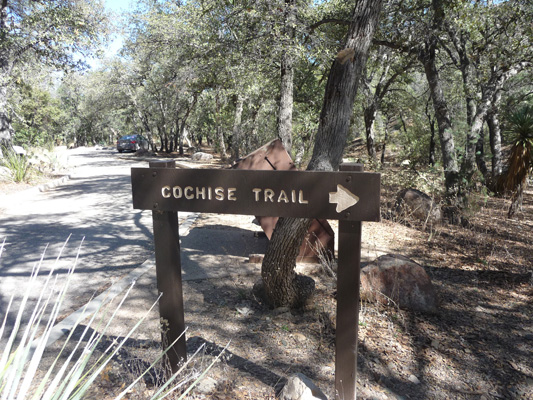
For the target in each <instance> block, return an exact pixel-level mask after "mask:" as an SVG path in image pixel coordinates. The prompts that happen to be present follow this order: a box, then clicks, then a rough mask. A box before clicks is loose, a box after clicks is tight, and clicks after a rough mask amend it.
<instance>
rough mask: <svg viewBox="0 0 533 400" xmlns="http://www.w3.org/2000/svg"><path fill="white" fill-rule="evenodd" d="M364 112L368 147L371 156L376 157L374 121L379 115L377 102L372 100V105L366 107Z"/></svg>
mask: <svg viewBox="0 0 533 400" xmlns="http://www.w3.org/2000/svg"><path fill="white" fill-rule="evenodd" d="M363 114H364V119H365V134H366V149H367V152H368V155H369V156H370V157H372V158H376V143H375V142H376V137H375V133H374V122H375V121H376V115H377V106H376V104H375V103H374V102H372V104H371V105H370V106H368V107H365V109H364V111H363Z"/></svg>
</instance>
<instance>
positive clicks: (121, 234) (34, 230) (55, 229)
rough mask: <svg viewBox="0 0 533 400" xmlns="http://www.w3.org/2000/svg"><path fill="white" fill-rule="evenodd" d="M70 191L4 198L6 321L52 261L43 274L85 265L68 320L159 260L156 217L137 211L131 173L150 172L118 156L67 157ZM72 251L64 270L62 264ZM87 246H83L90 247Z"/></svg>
mask: <svg viewBox="0 0 533 400" xmlns="http://www.w3.org/2000/svg"><path fill="white" fill-rule="evenodd" d="M64 155H65V156H66V157H68V164H69V167H70V169H71V173H70V180H69V181H67V182H66V183H64V184H62V185H60V186H57V187H55V188H52V189H50V190H47V191H45V192H40V191H39V190H38V188H32V189H29V190H25V191H22V192H18V193H11V194H9V195H2V196H0V244H1V243H2V242H3V241H4V239H5V245H4V250H3V254H2V255H1V258H0V315H3V314H4V312H5V310H6V307H7V303H8V301H9V299H10V297H11V296H12V295H15V297H20V296H21V295H22V291H23V289H24V282H25V281H27V279H28V277H29V275H30V273H31V270H32V267H33V266H34V265H35V264H36V263H37V262H38V261H39V260H40V258H41V256H42V255H43V254H44V259H43V263H42V273H43V274H45V273H47V272H48V271H49V270H50V269H51V268H53V267H55V268H56V270H57V271H58V272H59V274H60V275H62V274H65V273H66V271H67V268H68V267H69V266H71V265H72V264H73V262H74V260H75V257H76V254H77V252H78V249H80V258H79V262H78V264H77V267H76V271H77V272H76V274H75V275H74V281H73V286H72V287H71V290H70V294H71V296H69V298H68V300H67V304H66V311H65V313H67V314H68V312H69V310H74V309H77V308H78V307H79V306H81V305H83V304H85V303H86V302H87V301H88V300H89V299H90V298H91V297H92V296H93V295H94V294H95V293H98V292H101V291H102V290H104V289H105V288H107V287H109V286H110V285H111V284H112V283H113V282H114V281H116V280H118V279H119V278H120V277H121V276H124V275H125V274H127V273H128V272H129V271H131V270H133V269H134V268H135V267H137V266H139V265H140V264H142V262H143V261H145V260H146V259H147V258H148V257H149V255H150V254H151V248H152V231H151V224H152V220H151V213H150V212H147V211H143V212H141V211H139V210H133V209H132V204H131V185H130V168H131V167H132V166H147V162H146V161H139V159H138V158H136V157H135V156H134V155H126V156H123V155H120V156H119V154H118V153H117V152H116V150H96V149H95V148H79V149H75V150H66V151H65V154H64ZM67 239H68V243H67V244H66V245H65V247H64V249H63V251H62V255H61V258H60V260H59V262H57V263H56V259H57V257H58V256H59V254H60V252H61V248H62V247H63V245H64V244H65V242H66V241H67ZM82 241H83V244H82Z"/></svg>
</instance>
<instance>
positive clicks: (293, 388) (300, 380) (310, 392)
mask: <svg viewBox="0 0 533 400" xmlns="http://www.w3.org/2000/svg"><path fill="white" fill-rule="evenodd" d="M319 399H320V400H327V397H326V395H325V394H324V393H323V392H322V391H321V390H320V389H319V388H318V387H317V386H316V385H315V384H314V383H313V382H312V381H311V380H310V379H309V378H308V377H307V376H305V375H304V374H301V373H297V374H295V375H292V376H291V377H290V378H289V380H288V381H287V383H286V384H285V386H284V387H283V389H282V390H281V393H280V394H279V400H319Z"/></svg>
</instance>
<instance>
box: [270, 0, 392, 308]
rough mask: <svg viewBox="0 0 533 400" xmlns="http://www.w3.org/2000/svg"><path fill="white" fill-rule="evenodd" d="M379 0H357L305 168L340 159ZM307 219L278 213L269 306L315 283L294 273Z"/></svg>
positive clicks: (299, 295) (287, 301) (296, 297)
mask: <svg viewBox="0 0 533 400" xmlns="http://www.w3.org/2000/svg"><path fill="white" fill-rule="evenodd" d="M381 4H382V0H362V1H358V2H357V4H356V6H355V10H354V13H353V18H352V21H351V24H350V28H349V31H348V35H347V38H346V45H345V47H344V49H342V50H341V51H340V52H339V54H338V55H337V58H336V59H335V61H334V62H333V66H332V67H331V70H330V73H329V77H328V82H327V84H326V90H325V94H324V102H323V105H322V112H321V114H320V122H319V127H318V132H317V135H316V139H315V146H314V149H313V156H312V158H311V161H310V163H309V165H308V168H307V169H308V170H321V171H334V170H337V169H338V166H339V164H340V162H341V160H342V153H343V151H344V146H345V144H346V139H347V137H348V132H349V125H350V117H351V115H352V111H353V105H354V100H355V95H356V93H357V87H358V83H359V79H360V77H361V75H362V72H363V68H364V66H365V63H366V60H367V55H368V48H369V47H370V43H371V41H372V37H373V36H374V30H375V27H376V25H377V22H378V19H379V14H380V10H381ZM309 224H310V222H309V221H308V220H305V219H304V220H302V219H295V218H281V219H280V220H279V221H278V223H277V224H276V229H275V230H274V232H273V234H272V238H271V240H270V244H269V247H268V249H267V252H266V254H265V258H264V260H263V265H262V269H261V277H262V279H263V284H264V289H265V292H266V294H267V296H268V298H269V300H270V302H271V303H272V304H273V305H274V306H282V305H283V306H290V307H298V306H300V305H302V304H303V303H305V301H306V298H305V297H307V296H309V295H310V294H311V291H310V290H309V288H311V287H313V286H314V283H313V284H312V285H311V281H310V280H309V279H310V278H305V277H301V276H298V275H296V273H295V272H294V267H295V266H296V257H297V255H298V249H299V248H300V245H301V243H302V240H303V238H304V236H305V233H306V232H307V229H308V227H309Z"/></svg>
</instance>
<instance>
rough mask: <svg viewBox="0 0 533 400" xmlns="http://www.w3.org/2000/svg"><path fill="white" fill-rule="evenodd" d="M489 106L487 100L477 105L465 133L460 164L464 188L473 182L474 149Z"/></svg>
mask: <svg viewBox="0 0 533 400" xmlns="http://www.w3.org/2000/svg"><path fill="white" fill-rule="evenodd" d="M488 107H489V102H488V100H484V101H483V102H482V104H481V105H480V106H479V107H477V112H476V115H475V116H474V117H473V119H472V124H471V126H470V127H469V131H468V133H467V135H466V151H465V156H464V158H463V163H462V165H461V175H462V178H464V180H466V182H468V184H467V187H466V189H469V186H470V185H471V184H472V182H473V179H472V177H473V175H474V172H475V170H476V149H477V145H478V141H479V138H480V136H481V135H482V134H483V122H484V121H485V116H486V115H487V111H488Z"/></svg>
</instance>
